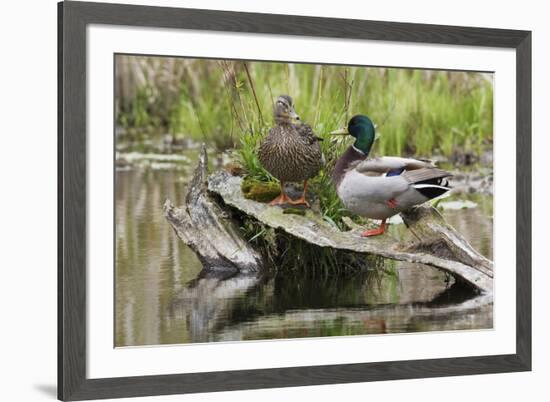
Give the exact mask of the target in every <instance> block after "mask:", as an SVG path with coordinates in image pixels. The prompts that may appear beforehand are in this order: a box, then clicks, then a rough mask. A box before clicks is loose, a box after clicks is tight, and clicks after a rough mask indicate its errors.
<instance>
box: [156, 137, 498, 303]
mask: <svg viewBox="0 0 550 402" xmlns="http://www.w3.org/2000/svg"><path fill="white" fill-rule="evenodd" d="M241 183H242V178H241V177H238V176H232V175H230V174H229V173H228V172H226V171H218V172H215V173H214V174H212V175H210V176H209V177H208V178H207V157H206V150H205V148H204V147H203V149H202V150H201V155H200V158H199V165H198V167H197V169H196V171H195V175H194V177H193V180H192V182H191V183H190V185H189V189H188V192H187V196H186V201H185V205H184V206H182V207H179V208H176V207H174V206H173V205H172V203H171V202H170V201H168V200H167V201H166V203H165V206H164V214H165V216H166V218H167V219H168V221H169V222H170V223H171V224H172V226H173V227H174V230H175V231H176V233H177V235H178V236H179V237H180V238H181V239H182V240H183V241H184V242H185V243H186V244H187V245H189V246H190V247H191V248H192V249H193V250H194V251H195V252H196V254H197V255H198V256H199V258H200V259H201V261H202V263H203V265H204V266H205V267H208V268H209V269H210V270H213V271H216V270H220V269H222V270H224V271H227V270H230V271H233V272H237V271H240V272H250V271H258V270H260V269H261V267H262V257H261V253H260V252H259V251H258V250H255V249H254V248H253V246H252V245H251V244H250V243H249V242H247V241H246V240H245V239H244V238H243V236H242V233H241V232H240V230H239V228H238V226H237V221H236V220H234V219H232V218H231V216H232V214H233V213H234V212H235V211H237V212H238V213H239V214H240V215H241V216H243V215H245V216H247V217H249V218H252V219H254V220H256V221H258V222H260V223H262V224H263V225H266V226H269V227H271V228H274V229H278V230H282V231H284V232H286V233H287V234H289V235H291V236H293V237H295V238H297V239H301V240H304V241H306V242H308V243H310V244H313V245H316V246H318V247H329V248H332V249H337V250H342V251H349V252H354V253H363V254H370V255H375V256H380V257H384V258H390V259H394V260H401V261H408V262H412V263H420V264H426V265H429V266H432V267H435V268H437V269H439V270H442V271H444V272H447V273H449V274H450V275H452V276H453V277H454V278H455V279H456V280H457V281H459V282H463V283H465V284H468V285H469V286H471V287H473V288H475V289H479V290H480V291H482V292H485V293H491V292H492V290H493V263H492V262H491V261H489V260H488V259H486V258H485V257H483V256H482V255H480V254H479V253H478V252H477V251H475V250H474V249H473V248H472V247H471V246H470V245H469V244H468V242H467V241H466V240H465V239H464V237H463V236H462V235H460V234H459V233H458V232H456V231H455V230H454V229H453V228H452V227H451V226H450V225H448V224H447V223H446V222H445V220H444V219H443V218H442V217H441V215H440V214H439V213H438V212H437V210H435V209H434V208H432V207H427V206H422V207H417V208H414V209H411V210H409V211H407V212H405V213H402V214H401V215H402V217H403V220H404V221H405V223H406V224H407V226H408V227H409V228H410V229H411V231H412V233H413V234H414V235H415V236H416V237H417V238H418V239H419V240H418V241H417V242H398V241H396V240H394V239H393V238H391V237H390V236H379V237H371V238H362V237H361V236H360V233H361V229H360V228H353V229H352V230H349V231H340V230H339V229H337V228H335V227H334V226H333V225H331V224H329V223H328V222H326V221H325V220H323V219H322V217H321V216H320V215H319V214H318V213H316V212H314V211H312V210H306V211H305V213H304V214H303V215H298V214H285V213H284V211H283V209H281V208H279V207H272V206H269V205H268V204H265V203H260V202H256V201H253V200H250V199H246V198H245V197H244V196H243V193H242V191H241ZM220 199H221V200H222V201H221V202H220Z"/></svg>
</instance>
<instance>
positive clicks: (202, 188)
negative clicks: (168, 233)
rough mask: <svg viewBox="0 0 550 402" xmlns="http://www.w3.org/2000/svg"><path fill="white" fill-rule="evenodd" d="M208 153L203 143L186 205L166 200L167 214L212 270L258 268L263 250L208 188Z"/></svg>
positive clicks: (177, 232) (165, 212) (250, 269)
mask: <svg viewBox="0 0 550 402" xmlns="http://www.w3.org/2000/svg"><path fill="white" fill-rule="evenodd" d="M207 166H208V157H207V154H206V148H205V147H204V146H203V147H202V149H201V152H200V157H199V164H198V166H197V169H196V170H195V174H194V176H193V179H192V181H191V183H190V184H189V187H188V190H187V195H186V197H185V205H183V206H181V207H179V208H178V207H175V206H174V205H172V203H171V202H170V200H166V202H165V203H164V216H165V217H166V219H167V220H168V222H170V224H171V225H172V227H173V228H174V230H175V231H176V234H177V235H178V236H179V237H180V238H181V239H182V240H183V241H184V242H185V244H187V245H188V246H189V247H191V249H192V250H193V251H194V252H195V253H196V254H197V256H198V257H199V259H200V260H201V263H202V264H203V266H206V267H209V269H210V270H212V271H234V272H237V271H240V272H250V271H257V270H258V269H259V268H260V267H261V265H262V257H261V255H260V253H258V252H257V251H256V250H254V249H253V248H252V247H251V246H250V244H249V243H248V242H247V241H246V240H245V239H244V238H243V237H242V235H241V233H240V231H239V227H238V226H237V225H236V224H235V222H233V220H232V219H231V218H230V217H229V216H228V213H227V211H224V210H223V209H222V208H221V207H220V205H219V204H218V203H217V202H216V201H215V200H213V199H212V197H211V196H210V195H209V194H208V191H207V183H206V182H207Z"/></svg>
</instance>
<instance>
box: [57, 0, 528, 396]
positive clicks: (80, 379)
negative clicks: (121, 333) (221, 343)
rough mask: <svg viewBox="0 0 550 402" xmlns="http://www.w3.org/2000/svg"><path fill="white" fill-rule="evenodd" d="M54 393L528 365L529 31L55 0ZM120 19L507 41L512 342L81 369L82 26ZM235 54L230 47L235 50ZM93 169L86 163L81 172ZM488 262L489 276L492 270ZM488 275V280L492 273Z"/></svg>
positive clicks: (456, 41)
mask: <svg viewBox="0 0 550 402" xmlns="http://www.w3.org/2000/svg"><path fill="white" fill-rule="evenodd" d="M58 18H59V27H60V29H59V45H58V46H59V59H58V60H59V72H58V79H59V83H58V85H59V109H60V110H59V116H58V119H59V127H58V149H59V156H58V165H59V166H58V183H59V185H58V186H59V187H58V197H59V199H58V205H59V212H60V213H59V215H58V216H59V218H58V219H59V221H58V231H59V233H58V239H59V246H58V247H59V250H58V269H59V271H58V272H59V273H58V299H59V307H58V314H59V317H58V329H59V340H58V379H59V385H58V397H59V398H60V399H62V400H82V399H98V398H114V397H131V396H146V395H166V394H176V393H190V392H213V391H226V390H237V389H257V388H273V387H290V386H304V385H319V384H334V383H349V382H358V381H382V380H392V379H405V378H422V377H440V376H452V375H466V374H481V373H501V372H511V371H524V370H530V368H531V33H530V32H529V31H516V30H505V29H489V28H470V27H457V26H439V25H426V24H410V23H395V22H381V21H360V20H345V19H327V18H318V17H301V16H287V15H284V16H283V15H270V14H254V13H236V12H228V11H210V10H189V9H177V8H165V7H147V6H136V5H118V4H102V3H82V2H68V3H60V4H59V14H58ZM92 23H94V24H111V25H128V26H139V27H161V28H180V29H198V30H213V31H226V32H248V33H256V34H257V33H262V34H283V35H300V36H317V37H330V38H347V39H357V40H362V39H368V40H383V41H398V42H416V43H432V44H450V45H471V46H486V47H505V48H513V49H516V51H517V111H516V113H517V118H516V121H517V166H518V169H517V266H516V270H517V295H516V296H517V298H516V300H517V310H516V314H517V335H516V336H517V351H516V354H509V355H500V356H477V357H461V358H449V359H432V360H412V361H397V362H381V363H364V364H345V365H328V366H315V367H289V368H276V369H260V370H241V371H226V372H210V373H196V374H174V375H165V376H144V377H125V378H109V379H93V380H92V379H87V378H86V336H85V335H86V27H87V26H88V25H89V24H92ZM237 56H238V55H237ZM90 174H93V172H90ZM498 269H499V268H498V267H497V268H496V271H495V273H496V276H497V278H498ZM497 280H498V279H497Z"/></svg>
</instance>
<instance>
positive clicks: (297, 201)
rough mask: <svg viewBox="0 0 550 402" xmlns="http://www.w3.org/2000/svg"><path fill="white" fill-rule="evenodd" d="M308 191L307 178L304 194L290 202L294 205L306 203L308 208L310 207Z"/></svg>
mask: <svg viewBox="0 0 550 402" xmlns="http://www.w3.org/2000/svg"><path fill="white" fill-rule="evenodd" d="M306 192H307V180H304V192H303V193H302V196H301V197H300V198H298V199H297V200H291V201H290V203H291V204H292V205H305V206H306V207H307V208H309V202H307V200H306Z"/></svg>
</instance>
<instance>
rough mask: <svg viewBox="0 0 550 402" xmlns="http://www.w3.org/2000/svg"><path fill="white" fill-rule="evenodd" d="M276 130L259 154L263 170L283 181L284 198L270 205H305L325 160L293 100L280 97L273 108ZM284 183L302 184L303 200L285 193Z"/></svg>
mask: <svg viewBox="0 0 550 402" xmlns="http://www.w3.org/2000/svg"><path fill="white" fill-rule="evenodd" d="M273 116H274V119H275V126H273V127H272V128H271V129H270V130H269V133H268V134H267V136H266V138H265V140H264V141H263V142H262V144H261V145H260V151H259V154H258V157H259V160H260V163H261V164H262V166H263V167H264V168H265V169H266V170H267V171H268V172H269V173H270V174H271V175H272V176H273V177H275V178H277V179H278V180H279V181H280V186H281V194H280V195H279V196H278V197H276V198H275V199H274V200H273V201H271V203H270V205H282V204H292V205H305V206H308V207H309V203H308V202H307V200H306V192H307V181H308V180H309V179H311V178H312V177H315V176H317V174H318V173H319V170H320V169H321V167H322V166H323V163H324V158H323V154H322V152H321V146H320V144H319V141H321V140H322V139H321V138H319V137H317V136H316V135H315V133H314V132H313V129H312V128H311V126H309V125H308V124H305V123H303V122H301V121H300V117H299V116H298V114H297V113H296V111H295V110H294V104H293V102H292V98H291V97H290V96H288V95H281V96H279V97H278V98H277V101H276V102H275V105H274V107H273ZM285 182H303V183H304V190H303V193H302V196H301V197H300V198H299V199H297V200H292V199H291V198H290V197H289V196H288V195H287V194H286V192H285V187H284V185H285Z"/></svg>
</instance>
